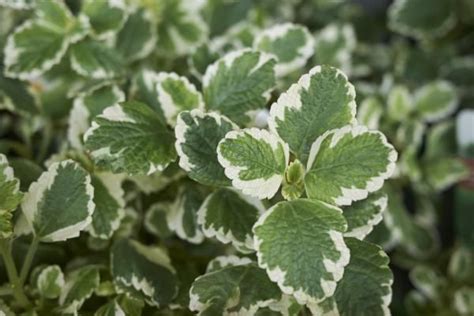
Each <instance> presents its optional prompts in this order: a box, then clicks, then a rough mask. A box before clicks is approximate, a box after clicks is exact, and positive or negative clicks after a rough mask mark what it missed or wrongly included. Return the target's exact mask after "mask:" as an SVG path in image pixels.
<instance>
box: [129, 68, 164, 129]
mask: <svg viewBox="0 0 474 316" xmlns="http://www.w3.org/2000/svg"><path fill="white" fill-rule="evenodd" d="M131 97H132V99H133V100H136V101H140V102H143V103H145V104H146V105H148V106H149V107H151V108H152V109H153V110H155V112H156V113H157V114H158V115H159V116H160V118H161V120H162V121H163V122H166V118H165V113H164V112H163V108H162V106H161V103H160V100H159V98H158V73H156V72H154V71H152V70H149V69H142V70H140V71H139V72H138V74H137V75H136V76H135V77H134V78H133V82H132V88H131Z"/></svg>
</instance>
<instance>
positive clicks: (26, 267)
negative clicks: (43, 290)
mask: <svg viewBox="0 0 474 316" xmlns="http://www.w3.org/2000/svg"><path fill="white" fill-rule="evenodd" d="M38 244H39V240H38V239H37V238H36V237H33V240H32V241H31V244H30V247H29V248H28V252H27V253H26V257H25V261H24V262H23V266H22V267H21V271H20V282H21V285H23V284H25V280H26V277H27V276H28V272H29V271H30V268H31V263H32V262H33V258H34V256H35V253H36V250H37V249H38Z"/></svg>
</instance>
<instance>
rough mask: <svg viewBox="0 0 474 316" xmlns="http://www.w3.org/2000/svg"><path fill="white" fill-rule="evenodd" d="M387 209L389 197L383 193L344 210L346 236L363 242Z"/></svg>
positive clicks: (373, 195) (371, 196)
mask: <svg viewBox="0 0 474 316" xmlns="http://www.w3.org/2000/svg"><path fill="white" fill-rule="evenodd" d="M386 208H387V195H386V194H382V193H374V194H371V195H369V197H368V198H367V199H365V200H362V201H358V202H355V203H354V204H352V205H351V206H349V207H346V208H344V209H343V215H344V217H345V219H346V221H347V232H345V233H344V236H345V237H354V238H357V239H360V240H363V239H364V238H365V236H367V235H368V234H369V233H370V232H371V231H372V229H373V228H374V226H376V225H377V224H378V223H380V221H381V220H382V213H383V212H384V211H385V209H386Z"/></svg>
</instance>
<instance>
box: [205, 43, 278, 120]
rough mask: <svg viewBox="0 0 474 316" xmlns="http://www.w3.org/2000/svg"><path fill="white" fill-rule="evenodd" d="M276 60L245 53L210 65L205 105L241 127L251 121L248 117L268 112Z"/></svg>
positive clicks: (207, 74) (240, 52) (244, 51)
mask: <svg viewBox="0 0 474 316" xmlns="http://www.w3.org/2000/svg"><path fill="white" fill-rule="evenodd" d="M275 64H276V61H275V59H274V57H272V56H271V55H269V54H266V53H261V52H257V51H252V50H249V49H243V50H239V51H235V52H232V53H229V54H227V55H225V56H224V57H222V58H221V59H219V60H218V61H216V62H215V63H213V64H212V65H210V66H209V67H208V68H207V70H206V73H205V74H204V77H203V88H204V101H205V104H206V108H207V109H208V110H212V111H217V112H219V113H221V114H223V115H225V116H227V117H228V118H230V119H231V120H232V121H234V122H236V123H238V124H239V125H244V124H246V123H248V122H249V121H250V118H249V116H248V115H249V113H250V112H251V111H255V110H258V109H262V108H265V105H266V103H267V101H268V100H269V98H270V92H271V91H272V89H273V88H274V87H275V70H274V68H275Z"/></svg>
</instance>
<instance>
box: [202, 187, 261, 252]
mask: <svg viewBox="0 0 474 316" xmlns="http://www.w3.org/2000/svg"><path fill="white" fill-rule="evenodd" d="M230 190H233V189H230ZM233 191H234V192H236V193H237V194H238V195H239V197H240V198H241V199H243V200H244V201H245V202H247V203H248V204H250V205H252V206H254V207H255V208H256V209H257V210H258V212H259V214H263V212H265V207H264V206H263V204H262V202H261V201H260V200H258V199H256V198H254V197H251V196H248V195H244V194H242V193H241V192H239V191H237V190H233ZM214 194H216V192H214V193H212V194H210V195H209V196H208V197H207V198H206V199H205V200H204V202H203V203H202V205H201V207H200V208H199V210H198V213H197V222H198V224H199V225H200V226H201V229H202V231H203V233H204V235H205V236H206V237H207V238H213V237H215V238H216V239H217V240H219V241H220V242H221V243H223V244H229V243H230V244H232V245H233V246H234V247H235V248H237V249H238V250H239V251H240V252H242V253H251V252H253V250H254V242H253V236H252V235H246V238H245V240H244V241H241V240H238V239H237V238H236V237H235V236H234V234H233V233H232V231H231V230H229V231H228V232H227V233H224V227H219V228H217V227H215V225H214V223H213V224H211V225H209V227H207V228H206V226H205V224H206V216H207V211H208V204H209V201H210V200H211V199H212V198H213V197H214Z"/></svg>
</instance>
